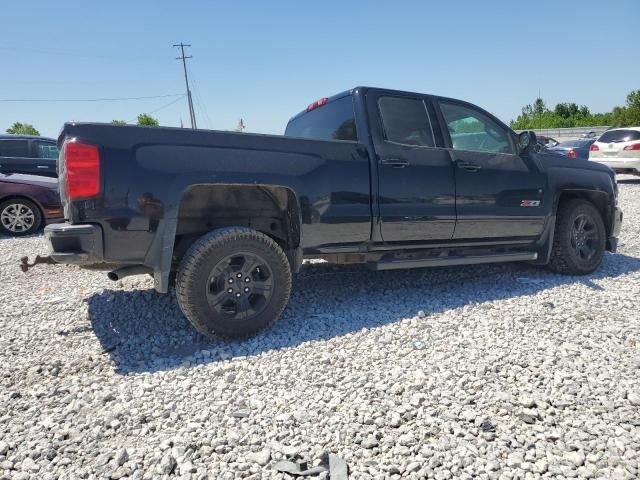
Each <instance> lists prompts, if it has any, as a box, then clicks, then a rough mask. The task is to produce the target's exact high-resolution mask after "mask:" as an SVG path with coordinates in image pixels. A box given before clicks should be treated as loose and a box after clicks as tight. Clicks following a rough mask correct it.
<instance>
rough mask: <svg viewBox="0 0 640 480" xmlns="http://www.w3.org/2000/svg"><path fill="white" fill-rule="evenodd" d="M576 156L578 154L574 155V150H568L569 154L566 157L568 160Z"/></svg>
mask: <svg viewBox="0 0 640 480" xmlns="http://www.w3.org/2000/svg"><path fill="white" fill-rule="evenodd" d="M577 156H578V154H577V153H576V151H575V150H569V152H568V153H567V157H569V158H576V157H577Z"/></svg>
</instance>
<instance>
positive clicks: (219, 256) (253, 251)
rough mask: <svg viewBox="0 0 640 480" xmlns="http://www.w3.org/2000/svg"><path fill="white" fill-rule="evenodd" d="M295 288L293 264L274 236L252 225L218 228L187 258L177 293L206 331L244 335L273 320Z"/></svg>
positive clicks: (195, 323)
mask: <svg viewBox="0 0 640 480" xmlns="http://www.w3.org/2000/svg"><path fill="white" fill-rule="evenodd" d="M290 292H291V268H290V266H289V262H288V260H287V257H286V255H285V254H284V252H283V251H282V249H281V248H280V247H279V246H278V244H277V243H276V242H274V241H273V240H272V239H271V238H269V237H268V236H266V235H264V234H263V233H260V232H257V231H255V230H252V229H250V228H244V227H229V228H222V229H218V230H214V231H212V232H210V233H208V234H206V235H204V236H203V237H201V238H200V239H198V240H197V241H196V242H195V243H194V244H193V245H191V247H190V248H189V250H188V251H187V253H186V254H185V255H184V257H183V258H182V261H181V263H180V266H179V268H178V274H177V277H176V297H177V299H178V304H179V305H180V308H181V309H182V312H183V313H184V314H185V316H186V317H187V319H188V320H189V321H190V322H191V324H192V325H193V326H194V327H195V328H196V330H198V331H199V332H200V333H202V334H204V335H206V336H209V337H213V336H220V337H225V338H244V337H248V336H250V335H253V334H254V333H256V332H258V331H259V330H262V329H264V328H266V327H268V326H269V325H271V323H273V322H274V321H275V320H276V319H277V318H278V317H279V316H280V315H281V313H282V311H283V310H284V308H285V306H286V304H287V302H288V300H289V293H290Z"/></svg>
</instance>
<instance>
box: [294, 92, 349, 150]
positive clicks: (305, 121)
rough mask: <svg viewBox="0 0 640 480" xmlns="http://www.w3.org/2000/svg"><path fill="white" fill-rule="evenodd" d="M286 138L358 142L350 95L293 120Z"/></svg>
mask: <svg viewBox="0 0 640 480" xmlns="http://www.w3.org/2000/svg"><path fill="white" fill-rule="evenodd" d="M284 134H285V135H286V136H287V137H301V138H313V139H317V140H347V141H352V142H355V141H357V140H358V134H357V131H356V118H355V113H354V110H353V99H352V97H351V95H348V96H346V97H342V98H339V99H337V100H333V101H331V102H328V103H327V104H326V105H322V106H320V107H316V108H315V109H313V110H311V111H310V112H306V113H303V114H302V115H300V116H299V117H296V118H294V119H293V120H291V121H290V122H289V124H288V125H287V129H286V131H285V133H284Z"/></svg>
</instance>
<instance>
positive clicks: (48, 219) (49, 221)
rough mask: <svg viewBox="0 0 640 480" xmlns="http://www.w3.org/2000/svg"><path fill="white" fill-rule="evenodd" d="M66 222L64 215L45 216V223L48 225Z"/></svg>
mask: <svg viewBox="0 0 640 480" xmlns="http://www.w3.org/2000/svg"><path fill="white" fill-rule="evenodd" d="M62 222H64V217H44V223H45V224H46V225H51V224H52V223H62Z"/></svg>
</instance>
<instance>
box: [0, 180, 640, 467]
mask: <svg viewBox="0 0 640 480" xmlns="http://www.w3.org/2000/svg"><path fill="white" fill-rule="evenodd" d="M620 189H621V203H622V207H623V209H624V212H625V222H624V225H623V233H622V239H621V244H620V249H619V253H618V254H616V255H610V254H607V256H606V258H605V260H604V264H603V267H602V268H601V269H600V270H599V271H598V272H596V273H595V274H593V275H591V276H589V277H562V276H558V275H554V274H552V273H550V272H548V271H547V270H545V269H542V268H536V267H531V266H527V265H519V264H513V265H495V266H476V267H460V268H440V269H431V270H419V271H418V270H414V271H404V272H384V273H373V272H368V271H364V270H362V269H360V268H355V267H333V266H330V265H326V264H308V265H306V266H305V267H304V268H303V271H302V272H301V274H300V275H298V276H297V278H296V281H295V287H294V288H295V291H294V294H293V296H292V299H291V303H290V305H289V307H288V308H287V310H286V312H285V314H284V317H283V318H282V319H281V320H280V321H279V322H278V323H277V324H276V325H275V327H274V328H272V329H271V330H269V331H267V332H265V333H263V334H261V335H259V336H258V337H257V338H254V339H251V340H248V341H244V342H227V343H224V342H213V343H212V342H206V341H204V340H202V339H201V338H199V337H198V336H197V335H196V334H195V332H194V330H193V329H192V328H191V327H190V326H189V325H188V324H187V322H186V320H185V319H184V318H183V317H182V315H181V314H180V312H179V309H178V306H177V305H176V302H175V300H174V298H173V296H161V295H158V294H156V293H155V292H154V291H153V290H152V282H151V280H150V279H148V278H146V277H132V278H127V279H124V281H122V282H118V283H116V284H114V283H111V282H110V281H109V280H107V278H106V276H105V274H104V273H103V272H96V271H87V270H79V269H75V268H72V267H65V266H59V265H56V266H40V267H39V268H37V269H34V270H32V271H30V272H29V273H28V274H26V275H25V274H22V273H21V272H20V271H19V269H18V261H19V258H20V257H21V256H23V255H25V254H30V255H33V254H35V253H42V252H43V251H44V249H45V245H44V241H43V239H42V238H41V237H31V238H26V239H11V238H0V275H1V277H0V281H1V287H0V332H1V333H0V362H1V363H0V365H2V367H1V370H0V373H1V374H0V478H2V479H5V478H12V479H38V480H40V479H43V480H45V479H49V478H61V479H76V478H109V477H110V478H127V477H131V478H138V479H139V478H161V477H168V476H174V475H175V476H179V477H181V478H192V479H203V478H209V479H218V478H221V479H233V478H255V479H258V478H292V477H289V476H288V475H286V474H281V473H278V472H276V471H275V470H274V469H273V464H274V463H275V462H277V461H278V460H281V459H285V458H295V457H296V456H299V457H304V458H306V459H308V460H309V465H310V466H311V465H315V464H317V463H318V462H319V461H320V459H321V457H322V456H323V454H324V453H325V452H333V453H336V454H338V455H339V456H341V457H342V458H343V459H345V460H346V461H347V463H348V464H349V467H350V472H351V473H350V478H352V479H357V478H376V479H377V478H380V479H383V478H436V479H446V478H471V477H479V478H490V479H493V478H505V479H506V478H574V477H578V478H608V479H611V478H619V479H626V478H629V479H631V478H638V477H639V475H640V474H639V472H640V466H639V460H640V453H639V451H640V385H639V382H638V379H639V378H640V318H639V315H638V298H640V282H639V280H640V181H638V180H632V179H627V180H626V181H625V182H623V183H621V185H620ZM320 478H327V473H324V474H321V476H320Z"/></svg>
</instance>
